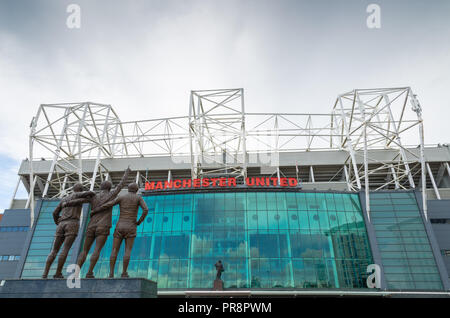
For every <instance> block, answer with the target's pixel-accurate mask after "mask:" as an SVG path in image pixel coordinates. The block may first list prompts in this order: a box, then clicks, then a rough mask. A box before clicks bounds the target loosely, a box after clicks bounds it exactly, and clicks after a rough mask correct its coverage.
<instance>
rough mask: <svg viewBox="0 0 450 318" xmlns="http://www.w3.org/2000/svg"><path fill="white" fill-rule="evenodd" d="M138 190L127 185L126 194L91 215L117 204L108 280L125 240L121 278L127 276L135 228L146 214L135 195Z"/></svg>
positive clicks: (133, 184)
mask: <svg viewBox="0 0 450 318" xmlns="http://www.w3.org/2000/svg"><path fill="white" fill-rule="evenodd" d="M138 190H139V188H138V185H137V184H136V183H130V184H129V185H128V193H127V194H124V195H121V196H119V197H118V198H116V199H115V200H112V201H109V202H108V203H105V204H103V205H102V206H100V207H97V208H95V209H94V210H93V211H92V213H93V214H95V213H101V211H102V210H105V209H108V208H111V207H113V206H114V205H116V204H119V207H120V214H119V221H118V222H117V225H116V228H115V230H114V234H113V236H114V241H113V247H112V251H111V257H110V259H109V278H113V277H114V268H115V266H116V260H117V254H118V253H119V249H120V246H121V244H122V241H123V240H125V253H124V255H123V269H122V275H121V277H129V276H128V272H127V269H128V264H129V262H130V255H131V250H132V248H133V244H134V239H135V237H136V230H137V226H138V225H140V224H141V223H142V222H143V221H144V219H145V217H146V216H147V214H148V208H147V204H146V203H145V201H144V199H142V197H141V196H140V195H138V194H137V192H138ZM139 207H141V208H142V215H141V217H140V218H139V220H136V219H137V216H138V211H139Z"/></svg>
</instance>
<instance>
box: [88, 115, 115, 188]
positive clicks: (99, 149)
mask: <svg viewBox="0 0 450 318" xmlns="http://www.w3.org/2000/svg"><path fill="white" fill-rule="evenodd" d="M110 111H111V106H109V107H108V111H107V112H106V118H105V124H104V125H103V133H102V137H101V140H99V141H98V142H99V144H98V152H97V159H96V160H95V165H94V171H93V173H92V179H91V186H90V191H92V190H94V185H95V179H96V178H97V170H98V168H99V165H100V154H101V153H102V145H103V143H104V141H105V135H106V134H107V133H108V125H109V113H110Z"/></svg>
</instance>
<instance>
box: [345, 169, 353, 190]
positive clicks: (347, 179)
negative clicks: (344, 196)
mask: <svg viewBox="0 0 450 318" xmlns="http://www.w3.org/2000/svg"><path fill="white" fill-rule="evenodd" d="M344 174H345V181H347V189H348V191H352V187H351V186H350V178H349V176H348V170H347V166H346V165H345V164H344Z"/></svg>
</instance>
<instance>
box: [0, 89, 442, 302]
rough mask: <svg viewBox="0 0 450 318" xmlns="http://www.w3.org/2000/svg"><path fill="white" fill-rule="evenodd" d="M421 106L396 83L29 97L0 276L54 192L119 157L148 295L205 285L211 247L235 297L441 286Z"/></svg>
mask: <svg viewBox="0 0 450 318" xmlns="http://www.w3.org/2000/svg"><path fill="white" fill-rule="evenodd" d="M421 112H422V109H421V106H420V104H419V101H418V100H417V97H416V96H415V95H414V94H413V92H412V90H411V89H410V88H409V87H401V88H387V89H355V90H352V91H351V92H348V93H344V94H342V95H339V96H338V97H337V98H336V101H335V103H334V105H333V108H332V111H331V112H330V113H329V114H301V113H249V112H246V110H245V105H244V94H243V89H222V90H207V91H192V92H191V95H190V100H189V115H188V116H181V117H171V118H162V119H150V120H136V121H130V122H122V121H121V120H120V119H119V117H118V116H117V114H116V113H115V111H114V110H113V108H112V107H111V106H110V105H102V104H97V103H91V102H82V103H72V104H51V105H49V104H46V105H41V106H40V107H39V109H38V112H37V114H36V116H35V117H33V120H32V123H31V133H30V148H29V149H30V152H29V157H28V159H27V160H24V161H23V162H22V164H21V167H20V169H19V172H18V175H19V179H18V184H19V183H23V185H24V186H25V187H26V189H27V191H28V193H29V196H28V198H27V199H25V200H20V199H16V198H15V194H14V195H13V198H12V201H11V206H10V209H8V210H6V211H5V214H4V216H3V219H2V221H1V223H0V241H1V242H2V244H1V245H0V255H2V256H1V257H2V261H1V262H0V279H8V278H24V279H25V278H39V277H40V276H41V275H42V271H43V268H44V263H45V259H46V257H47V255H48V253H49V251H50V249H51V244H52V241H53V235H54V231H55V224H54V223H53V219H52V212H53V209H54V208H55V207H56V205H57V204H58V202H59V200H60V198H61V197H63V196H64V195H66V194H68V193H70V192H71V189H72V187H73V185H74V184H75V183H77V182H82V183H83V184H84V185H85V187H86V189H88V188H89V189H91V190H98V189H99V185H100V183H101V182H102V181H103V180H111V181H112V182H113V184H117V183H118V180H120V178H121V176H122V174H123V171H124V170H125V169H126V168H127V167H128V166H130V167H131V169H132V171H133V173H132V174H133V175H132V178H131V177H130V181H136V182H137V183H138V184H139V186H140V188H141V190H140V192H141V194H142V196H143V198H144V200H145V201H146V203H147V205H148V207H149V215H148V216H147V218H146V220H145V221H144V223H143V224H142V225H141V226H140V227H139V229H138V236H137V238H136V240H135V245H134V248H133V254H132V256H131V262H130V266H129V273H130V276H132V277H144V278H148V279H150V280H154V281H157V283H158V293H159V295H160V296H164V295H166V296H173V295H189V294H195V293H196V292H198V293H201V292H206V291H207V290H209V289H211V288H212V283H213V280H214V277H215V269H214V263H215V262H216V261H217V260H218V259H221V260H222V261H223V263H224V266H225V272H224V274H223V280H224V287H225V289H226V290H227V291H228V292H233V291H234V292H235V293H237V294H238V293H240V292H246V293H249V294H255V295H258V294H259V295H262V294H268V295H273V294H280V295H289V294H298V295H301V294H302V293H304V294H306V293H324V294H330V295H331V294H333V293H340V294H345V293H349V294H352V293H360V294H365V293H366V294H373V295H376V294H380V295H381V294H383V295H385V294H389V293H391V294H395V293H405V292H406V293H414V292H420V293H435V294H436V295H438V294H445V293H447V294H448V291H449V290H450V284H449V275H448V273H449V272H450V235H449V233H450V232H449V230H450V167H449V162H450V149H449V147H448V145H447V144H443V145H425V144H424V124H423V120H422V114H421ZM89 209H90V207H89V206H88V205H85V206H84V208H83V215H82V222H80V235H78V238H77V240H76V241H75V243H74V246H73V248H72V250H71V253H70V254H69V257H68V262H67V264H71V263H75V260H76V258H77V255H78V253H79V252H80V248H81V246H82V241H83V235H81V233H83V232H84V231H85V228H86V224H87V221H88V218H89ZM118 213H119V211H118V207H117V206H116V207H115V208H114V209H113V223H114V224H115V222H117V219H118ZM111 247H112V236H110V237H109V238H108V240H107V242H106V244H105V247H104V249H103V250H102V254H101V255H100V258H99V262H98V264H97V266H96V270H95V273H94V274H95V276H96V277H98V278H101V277H107V275H108V268H109V267H108V266H109V255H110V253H111ZM91 252H92V250H91ZM121 253H123V251H121ZM5 256H7V258H6V259H5V260H4V261H3V257H5ZM120 258H121V254H119V259H120ZM373 264H375V266H374V265H373ZM85 267H86V266H85ZM374 267H375V268H376V269H375V270H374V269H373V268H374ZM120 268H121V264H120V263H119V266H116V270H120ZM52 271H54V268H53V269H52V270H51V273H52ZM85 272H86V268H84V267H83V268H82V272H81V274H82V275H84V274H85ZM378 273H379V274H380V275H379V276H377V275H378ZM369 275H371V276H370V278H369ZM374 277H375V278H374ZM368 278H369V279H368ZM373 287H375V288H373Z"/></svg>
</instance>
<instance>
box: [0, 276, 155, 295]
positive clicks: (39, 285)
mask: <svg viewBox="0 0 450 318" xmlns="http://www.w3.org/2000/svg"><path fill="white" fill-rule="evenodd" d="M156 293H157V285H156V283H155V282H153V281H150V280H148V279H144V278H111V279H108V278H92V279H83V278H82V279H80V288H69V287H67V280H66V279H7V280H5V281H4V283H3V286H1V287H0V298H156Z"/></svg>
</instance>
